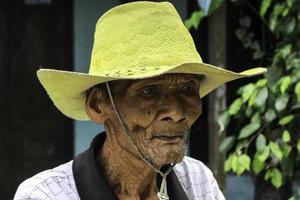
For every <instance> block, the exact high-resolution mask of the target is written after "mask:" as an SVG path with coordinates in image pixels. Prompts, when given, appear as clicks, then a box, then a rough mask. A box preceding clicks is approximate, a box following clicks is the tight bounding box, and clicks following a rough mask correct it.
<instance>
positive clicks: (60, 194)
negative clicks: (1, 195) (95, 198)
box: [14, 161, 79, 200]
mask: <svg viewBox="0 0 300 200" xmlns="http://www.w3.org/2000/svg"><path fill="white" fill-rule="evenodd" d="M72 163H73V161H70V162H67V163H65V164H62V165H59V166H58V167H55V168H53V169H49V170H45V171H42V172H40V173H38V174H36V175H34V176H33V177H31V178H29V179H26V180H25V181H24V182H22V183H21V184H20V185H19V187H18V189H17V192H16V194H15V197H14V200H23V199H53V198H55V199H79V198H74V197H76V195H77V191H76V186H75V181H74V178H73V171H72ZM71 196H72V197H73V198H69V197H71Z"/></svg>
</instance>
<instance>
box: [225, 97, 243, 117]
mask: <svg viewBox="0 0 300 200" xmlns="http://www.w3.org/2000/svg"><path fill="white" fill-rule="evenodd" d="M242 105H243V101H242V99H241V98H238V99H236V100H235V101H234V102H233V103H232V104H231V105H230V107H229V110H228V113H229V114H230V115H235V114H237V113H238V112H239V110H240V109H241V106H242Z"/></svg>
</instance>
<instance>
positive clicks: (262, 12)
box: [259, 0, 272, 17]
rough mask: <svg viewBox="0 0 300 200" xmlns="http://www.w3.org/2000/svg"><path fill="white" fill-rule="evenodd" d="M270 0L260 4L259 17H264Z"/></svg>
mask: <svg viewBox="0 0 300 200" xmlns="http://www.w3.org/2000/svg"><path fill="white" fill-rule="evenodd" d="M271 2H272V1H271V0H263V1H262V3H261V4H260V9H259V14H260V16H261V17H264V16H265V14H266V12H267V10H268V8H269V7H270V5H271Z"/></svg>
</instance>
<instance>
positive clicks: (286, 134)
mask: <svg viewBox="0 0 300 200" xmlns="http://www.w3.org/2000/svg"><path fill="white" fill-rule="evenodd" d="M282 140H283V141H284V142H289V141H291V135H290V132H289V131H288V130H284V131H283V133H282Z"/></svg>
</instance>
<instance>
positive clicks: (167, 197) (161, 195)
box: [157, 192, 169, 200]
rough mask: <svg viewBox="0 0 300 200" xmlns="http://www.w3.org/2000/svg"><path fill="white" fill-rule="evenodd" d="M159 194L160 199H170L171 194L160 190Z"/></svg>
mask: <svg viewBox="0 0 300 200" xmlns="http://www.w3.org/2000/svg"><path fill="white" fill-rule="evenodd" d="M157 196H158V198H159V200H169V196H168V195H167V194H164V193H161V192H158V193H157Z"/></svg>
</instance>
